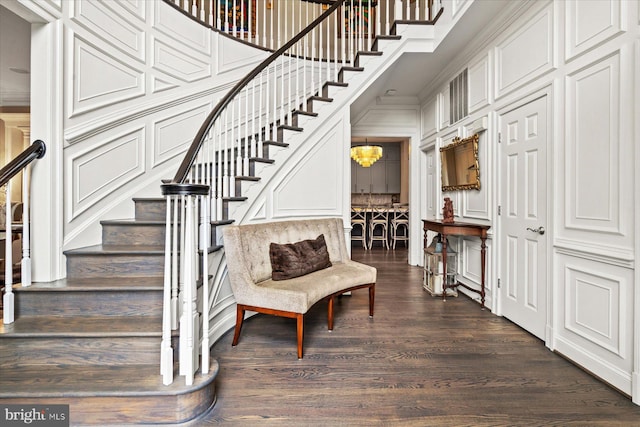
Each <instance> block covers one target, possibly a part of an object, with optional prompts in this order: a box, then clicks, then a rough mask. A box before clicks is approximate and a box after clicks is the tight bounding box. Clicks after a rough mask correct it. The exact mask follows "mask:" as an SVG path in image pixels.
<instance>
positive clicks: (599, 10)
mask: <svg viewBox="0 0 640 427" xmlns="http://www.w3.org/2000/svg"><path fill="white" fill-rule="evenodd" d="M564 5H565V26H564V28H565V60H566V61H570V60H572V59H573V58H575V57H576V56H578V55H581V54H583V53H585V52H587V51H589V50H591V49H593V48H595V47H597V46H599V45H600V44H602V43H604V42H606V41H607V40H610V39H612V38H614V37H616V36H617V35H619V34H622V33H623V32H624V30H625V28H624V27H625V25H624V19H623V16H626V15H627V14H626V13H623V10H625V12H626V8H627V6H628V2H626V1H620V0H604V1H602V0H601V1H590V2H587V3H585V2H580V1H567V2H565V3H564Z"/></svg>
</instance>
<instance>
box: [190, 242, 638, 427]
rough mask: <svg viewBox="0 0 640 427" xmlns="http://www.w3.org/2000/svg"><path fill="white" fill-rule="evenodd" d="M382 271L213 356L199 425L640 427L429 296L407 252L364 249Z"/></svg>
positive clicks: (565, 375)
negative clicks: (299, 350)
mask: <svg viewBox="0 0 640 427" xmlns="http://www.w3.org/2000/svg"><path fill="white" fill-rule="evenodd" d="M353 259H355V260H358V261H361V262H364V263H367V264H370V265H373V266H375V267H377V268H378V283H377V285H376V288H377V289H376V306H375V316H374V318H373V319H370V318H369V317H368V311H367V292H366V291H360V292H354V293H353V295H352V296H348V297H343V298H341V299H340V301H338V302H337V303H336V312H335V329H334V330H333V331H332V332H329V331H327V314H326V307H327V306H326V303H323V302H321V303H319V304H317V305H316V306H315V307H314V308H313V309H312V311H311V312H310V313H309V314H308V315H307V317H306V321H305V341H304V345H305V348H304V351H305V352H304V358H303V359H302V360H298V359H297V357H296V333H295V331H296V325H295V320H292V319H284V318H277V317H274V316H266V315H257V316H255V317H252V318H251V319H249V320H247V321H246V322H245V324H244V327H243V329H242V335H241V336H240V341H239V344H238V346H237V347H231V340H232V335H233V333H232V332H229V333H227V334H226V335H225V336H224V337H222V338H221V339H220V340H219V341H218V342H217V343H216V344H215V345H214V347H213V348H212V351H211V353H212V355H213V357H214V358H216V359H217V360H218V362H219V363H220V366H221V370H220V374H219V376H218V378H217V393H218V401H217V403H216V405H215V407H214V408H213V410H212V411H211V412H210V413H209V414H207V415H206V416H205V417H204V418H203V419H200V420H197V421H196V422H194V423H192V424H193V425H199V426H200V425H215V424H224V425H233V426H249V425H251V426H258V425H260V426H261V425H264V426H543V425H544V426H546V425H553V426H569V425H571V426H633V425H635V426H639V425H640V407H638V406H635V405H634V404H633V403H632V402H631V401H630V399H629V398H628V397H626V396H624V395H622V394H620V393H619V392H617V391H616V390H614V389H612V388H610V387H609V386H607V385H606V384H604V383H603V382H601V381H599V380H598V379H596V378H594V377H592V376H590V375H589V374H587V373H585V372H584V371H582V370H581V369H579V368H578V367H576V366H574V365H573V364H571V363H570V362H568V361H567V360H565V359H563V358H562V357H560V356H558V355H556V354H554V353H552V352H551V351H549V350H548V349H547V348H546V347H545V346H544V345H543V343H542V342H541V341H539V340H538V339H537V338H535V337H533V336H532V335H530V334H528V333H527V332H525V331H523V330H522V329H520V328H519V327H518V326H516V325H514V324H512V323H511V322H509V321H508V320H505V319H503V318H500V317H497V316H495V315H493V314H491V313H490V312H489V311H481V310H480V307H479V305H478V304H477V303H475V302H473V301H472V300H470V299H469V298H466V297H464V296H460V297H458V298H450V299H448V300H447V302H444V303H443V302H442V301H441V300H440V299H438V298H433V297H431V296H430V295H429V294H428V293H427V292H425V291H423V290H422V270H421V269H420V268H418V267H411V266H409V265H407V264H406V260H407V252H406V250H404V249H403V250H396V251H386V250H382V249H374V250H373V251H370V252H366V253H365V251H363V250H362V249H361V248H358V247H354V249H353Z"/></svg>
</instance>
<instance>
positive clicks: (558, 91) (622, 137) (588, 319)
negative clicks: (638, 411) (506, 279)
mask: <svg viewBox="0 0 640 427" xmlns="http://www.w3.org/2000/svg"><path fill="white" fill-rule="evenodd" d="M639 9H640V7H639V6H638V2H637V1H614V0H612V1H609V0H601V1H595V0H594V1H589V2H580V1H578V2H575V1H539V2H534V3H532V5H531V7H530V8H528V10H526V11H525V12H524V14H523V15H522V16H519V17H518V18H517V19H516V20H515V21H514V22H513V23H511V24H510V25H508V26H507V27H505V28H499V27H497V28H491V29H489V31H492V32H494V34H496V35H495V36H494V37H492V38H491V39H490V40H489V41H488V42H486V43H484V44H483V45H477V44H476V45H472V46H470V47H469V48H468V49H466V50H465V51H463V52H461V53H460V54H459V55H458V57H457V59H456V60H455V61H453V64H452V66H451V67H450V70H449V71H450V72H449V73H447V75H446V76H443V77H442V78H441V80H440V83H436V85H437V88H436V89H435V90H432V91H430V92H429V94H428V95H427V96H426V97H425V98H424V101H423V102H422V110H421V119H422V120H421V133H420V135H421V137H422V141H421V145H422V148H423V149H424V150H425V152H427V153H429V155H432V154H431V153H432V151H429V150H431V148H432V147H436V148H437V147H439V146H442V145H443V144H446V143H449V142H450V141H451V139H452V138H453V137H454V136H467V135H470V133H472V127H473V126H472V123H473V121H474V120H477V119H479V118H483V117H486V118H487V121H488V125H489V129H488V131H487V132H484V133H482V134H481V139H480V148H481V152H480V173H481V181H482V190H481V191H480V192H468V191H467V192H457V193H455V194H453V195H452V194H448V195H449V196H453V197H452V198H453V200H454V205H455V207H456V214H457V216H458V217H459V219H461V220H469V221H481V222H489V223H491V224H492V226H493V227H492V231H493V233H494V239H493V245H491V244H490V245H489V254H490V255H489V259H490V260H489V262H488V267H489V272H488V275H489V276H488V283H489V284H490V288H491V289H489V290H488V291H489V292H488V300H489V302H488V304H489V306H491V307H493V310H494V311H496V310H497V309H498V308H499V304H498V301H496V298H495V296H496V295H497V292H496V289H495V285H494V284H495V283H496V281H497V274H498V273H497V268H496V266H497V265H498V264H497V263H498V261H497V260H496V258H497V257H498V256H499V254H500V248H497V247H495V245H496V242H497V241H498V239H496V238H495V236H497V234H498V233H499V232H500V231H499V217H498V216H497V212H496V211H497V206H498V205H499V200H498V199H499V197H498V194H497V193H498V191H497V190H498V189H499V188H500V186H501V183H500V181H499V179H498V177H499V170H498V164H497V161H496V159H497V156H498V151H499V148H498V135H497V133H498V128H497V113H498V112H500V111H506V110H507V109H509V107H510V106H513V105H516V104H518V103H519V102H521V101H522V100H523V99H526V98H527V97H530V96H531V95H532V94H535V93H538V92H540V91H546V92H548V93H550V94H551V95H550V96H551V98H552V100H551V105H552V114H551V115H550V120H551V125H552V130H553V131H552V140H551V145H550V149H551V150H552V152H551V154H550V156H549V158H550V159H551V160H550V164H548V165H547V170H548V171H549V177H548V178H549V179H550V180H551V182H553V184H552V185H551V186H550V189H551V191H550V192H549V193H548V194H547V203H548V205H549V206H550V207H551V209H550V212H551V220H550V221H549V226H548V227H547V230H549V232H550V233H551V234H550V236H549V242H550V243H551V247H552V254H551V255H550V259H551V264H550V266H549V275H548V276H549V278H548V280H549V281H550V282H551V289H552V293H551V296H550V301H549V307H551V309H552V313H551V319H552V321H551V328H552V332H551V339H550V340H548V342H547V345H548V346H549V347H550V348H551V349H553V350H556V351H558V352H560V353H562V354H564V355H566V356H567V357H569V358H571V359H572V360H574V361H576V362H577V363H579V364H580V365H582V366H584V367H585V368H586V369H588V370H590V371H592V372H594V373H595V374H596V375H598V376H600V377H601V378H603V379H604V380H605V381H607V382H609V383H611V384H612V385H614V386H615V387H617V388H618V389H620V390H622V391H623V392H625V393H628V394H632V393H633V395H634V400H635V401H639V400H640V393H639V390H640V386H638V384H637V381H638V380H637V372H638V369H639V368H640V366H639V365H640V356H638V352H639V350H638V348H639V346H640V341H639V340H638V339H637V338H636V339H635V340H634V324H635V329H636V330H637V328H638V325H639V324H638V321H637V319H638V314H637V313H638V311H639V310H640V307H639V306H638V301H640V298H638V296H637V294H636V293H635V292H634V288H635V285H636V284H637V283H638V277H639V275H638V257H637V251H638V243H637V239H638V224H637V221H635V219H634V218H637V215H638V214H637V210H638V200H637V187H636V186H637V185H638V184H637V183H638V177H637V174H636V173H635V170H636V169H637V168H636V166H637V165H638V160H637V159H638V153H637V149H636V148H637V141H638V134H637V132H638V130H637V127H638V119H637V117H638V113H639V111H638V100H637V98H638V91H637V90H638V89H637V87H638V85H639V83H640V78H639V76H640V66H639V63H640V61H639V58H638V55H639V52H640V25H639V24H640V10H639ZM478 39H479V40H481V39H482V37H481V36H479V37H478ZM464 67H468V69H469V110H470V116H469V117H468V118H467V119H464V120H462V121H461V122H459V123H454V124H450V123H448V107H449V106H448V88H447V87H446V82H447V81H449V80H450V79H452V78H453V77H454V76H455V75H456V74H457V73H458V72H459V71H460V70H462V69H463V68H464ZM634 90H635V92H634ZM634 94H635V96H634ZM634 129H635V130H634ZM634 132H635V133H634ZM634 141H635V142H634ZM483 150H484V151H483ZM634 153H635V157H634ZM425 156H426V154H425ZM634 162H635V165H634ZM423 164H424V163H423ZM426 174H427V171H426V169H423V170H422V171H421V174H420V175H419V179H420V181H424V180H426V178H427V175H426ZM413 177H414V176H412V179H413ZM415 177H416V178H418V176H415ZM442 196H444V195H443V194H440V195H438V200H441V199H442ZM431 203H432V202H431V201H428V202H426V203H425V202H423V203H422V206H423V209H424V210H425V211H424V212H423V214H426V213H427V212H428V211H427V210H426V207H427V206H428V205H429V204H431ZM464 244H465V245H466V246H468V248H467V249H464V250H463V252H468V251H469V250H473V248H474V247H475V246H476V245H477V243H475V242H473V241H471V240H469V241H465V243H464ZM475 258H476V257H468V260H467V261H465V260H464V259H463V260H462V262H463V265H462V266H461V268H462V270H461V271H462V273H463V279H462V280H464V281H469V282H471V283H474V282H476V283H477V280H474V279H473V274H468V272H470V271H473V270H475V269H477V266H474V265H466V264H472V263H473V262H474V261H473V260H474V259H475ZM471 295H473V294H471ZM492 297H493V301H491V299H492ZM634 297H635V301H636V302H635V303H634ZM497 311H498V312H499V310H497ZM634 317H635V319H636V320H635V321H634ZM636 336H640V335H638V334H637V332H636ZM634 357H635V364H634Z"/></svg>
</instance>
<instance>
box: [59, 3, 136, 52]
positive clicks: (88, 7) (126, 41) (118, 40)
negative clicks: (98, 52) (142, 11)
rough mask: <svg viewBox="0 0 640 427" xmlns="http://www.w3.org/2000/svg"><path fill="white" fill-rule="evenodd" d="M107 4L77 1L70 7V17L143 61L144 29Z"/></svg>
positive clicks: (104, 39)
mask: <svg viewBox="0 0 640 427" xmlns="http://www.w3.org/2000/svg"><path fill="white" fill-rule="evenodd" d="M108 6H109V4H108V3H102V2H95V1H87V0H83V1H77V2H75V3H74V7H73V8H72V16H71V19H72V21H74V22H76V23H77V24H78V25H80V26H82V27H83V28H84V29H85V30H86V31H88V32H90V33H92V34H93V35H95V36H97V37H99V38H100V39H101V40H103V41H104V42H106V43H108V44H110V45H111V46H113V47H115V48H117V49H119V50H120V51H122V52H123V53H125V54H127V55H129V56H131V57H132V58H135V59H138V60H140V61H142V62H144V61H145V37H144V30H143V29H142V28H141V27H139V26H138V25H137V24H136V23H134V22H131V21H130V20H128V19H127V18H126V17H124V16H121V15H120V14H118V13H116V12H114V11H113V10H111V9H109V8H108Z"/></svg>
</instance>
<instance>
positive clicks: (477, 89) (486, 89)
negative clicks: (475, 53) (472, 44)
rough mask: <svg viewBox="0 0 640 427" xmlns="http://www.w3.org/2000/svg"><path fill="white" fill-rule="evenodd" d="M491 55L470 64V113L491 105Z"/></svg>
mask: <svg viewBox="0 0 640 427" xmlns="http://www.w3.org/2000/svg"><path fill="white" fill-rule="evenodd" d="M489 73H490V68H489V55H488V54H487V55H484V56H483V57H482V58H480V60H478V61H476V62H475V63H474V64H472V65H470V66H469V113H470V114H472V113H474V112H475V111H478V110H479V109H481V108H484V107H486V106H487V105H489V93H490V91H491V88H490V83H491V79H490V77H489V76H490V74H489Z"/></svg>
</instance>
